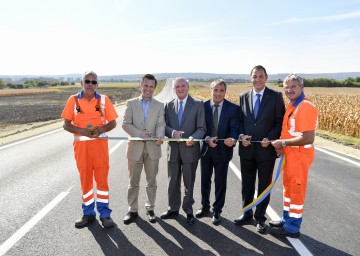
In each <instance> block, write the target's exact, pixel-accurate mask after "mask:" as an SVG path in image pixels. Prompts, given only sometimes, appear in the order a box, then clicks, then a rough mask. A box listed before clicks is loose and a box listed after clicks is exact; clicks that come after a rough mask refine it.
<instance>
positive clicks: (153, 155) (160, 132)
mask: <svg viewBox="0 0 360 256" xmlns="http://www.w3.org/2000/svg"><path fill="white" fill-rule="evenodd" d="M156 85H157V80H156V78H155V77H154V76H153V75H151V74H146V75H144V76H143V77H142V78H141V84H140V90H141V95H140V96H139V97H138V98H135V99H131V100H128V101H127V103H126V110H125V116H124V121H123V125H122V127H123V129H124V130H125V131H126V132H127V133H128V134H129V135H130V136H132V137H142V138H150V137H156V138H158V140H155V141H131V140H130V141H129V142H128V145H127V149H126V154H127V158H128V170H129V187H128V204H129V211H128V213H127V214H126V216H125V218H124V223H125V224H130V223H131V222H133V221H134V219H135V218H136V217H137V216H138V197H139V184H140V177H141V171H142V169H143V167H144V170H145V176H146V205H145V207H146V211H147V216H148V218H149V221H150V222H156V216H155V213H154V207H155V198H156V189H157V184H156V175H157V173H158V170H159V158H160V157H161V147H160V146H161V144H162V140H161V138H163V137H164V134H165V120H164V104H163V103H161V102H159V101H157V100H155V99H154V98H153V97H152V96H153V93H154V90H155V88H156Z"/></svg>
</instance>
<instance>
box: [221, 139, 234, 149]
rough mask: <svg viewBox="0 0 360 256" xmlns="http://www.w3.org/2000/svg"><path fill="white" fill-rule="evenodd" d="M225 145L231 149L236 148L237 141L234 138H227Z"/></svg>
mask: <svg viewBox="0 0 360 256" xmlns="http://www.w3.org/2000/svg"><path fill="white" fill-rule="evenodd" d="M224 144H225V145H226V146H228V147H229V148H231V147H233V146H235V144H236V140H235V139H233V138H227V139H226V140H224Z"/></svg>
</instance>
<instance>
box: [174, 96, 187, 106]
mask: <svg viewBox="0 0 360 256" xmlns="http://www.w3.org/2000/svg"><path fill="white" fill-rule="evenodd" d="M188 97H189V94H188V95H186V97H185V98H184V99H182V100H180V99H179V98H177V101H178V105H179V106H180V101H182V102H183V106H185V104H186V101H187V99H188Z"/></svg>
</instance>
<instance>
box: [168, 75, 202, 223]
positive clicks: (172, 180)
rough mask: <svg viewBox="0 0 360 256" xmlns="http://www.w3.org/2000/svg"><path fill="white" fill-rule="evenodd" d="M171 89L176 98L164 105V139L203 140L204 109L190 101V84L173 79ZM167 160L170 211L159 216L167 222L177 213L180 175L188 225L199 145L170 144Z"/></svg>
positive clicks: (179, 199) (200, 102) (190, 221)
mask: <svg viewBox="0 0 360 256" xmlns="http://www.w3.org/2000/svg"><path fill="white" fill-rule="evenodd" d="M174 89H175V92H176V96H177V98H176V99H174V100H172V101H170V102H168V103H166V104H165V122H166V129H165V135H166V136H167V137H169V138H190V139H191V138H193V139H202V138H203V137H204V135H205V132H206V124H205V109H204V105H203V103H202V101H199V100H196V99H194V98H192V97H191V96H190V95H189V94H188V91H189V84H188V82H187V81H186V80H185V79H184V78H176V79H175V82H174ZM167 158H168V177H169V184H168V197H169V208H168V210H167V211H166V212H164V213H163V214H162V215H161V218H162V219H168V218H172V217H174V216H176V215H177V214H178V213H179V208H180V205H181V175H182V177H183V181H184V187H185V191H184V197H183V203H182V209H183V210H184V212H185V213H186V215H187V222H188V223H190V224H192V223H194V221H195V219H194V215H193V209H192V205H193V204H194V202H195V201H194V197H193V190H194V182H195V174H196V168H197V165H198V160H199V158H200V145H199V143H197V142H194V141H191V140H190V141H187V142H169V143H168V148H167Z"/></svg>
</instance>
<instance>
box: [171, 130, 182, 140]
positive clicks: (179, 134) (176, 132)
mask: <svg viewBox="0 0 360 256" xmlns="http://www.w3.org/2000/svg"><path fill="white" fill-rule="evenodd" d="M184 133H185V132H183V131H176V130H175V131H174V134H173V137H174V138H178V139H179V138H182V135H183V134H184Z"/></svg>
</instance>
